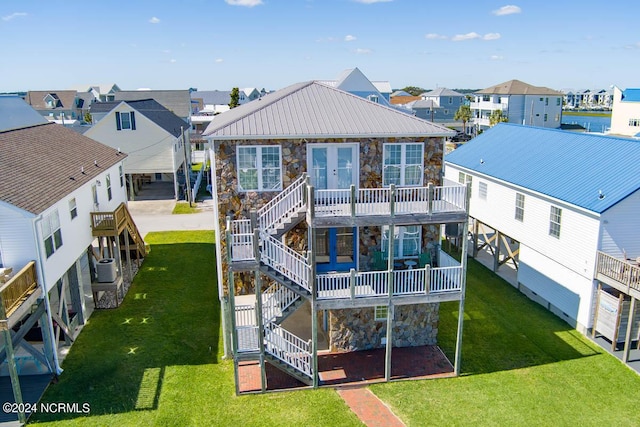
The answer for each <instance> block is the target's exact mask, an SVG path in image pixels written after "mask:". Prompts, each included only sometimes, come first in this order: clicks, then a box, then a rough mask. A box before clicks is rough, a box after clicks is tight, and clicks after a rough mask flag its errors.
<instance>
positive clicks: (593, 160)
mask: <svg viewBox="0 0 640 427" xmlns="http://www.w3.org/2000/svg"><path fill="white" fill-rule="evenodd" d="M445 161H446V162H447V163H451V164H454V165H458V166H461V167H463V168H466V169H470V170H473V171H476V172H478V173H480V174H483V175H486V176H490V177H494V178H497V179H499V180H502V181H506V182H509V183H512V184H515V185H517V186H520V187H523V188H528V189H530V190H533V191H535V192H538V193H541V194H545V195H547V196H550V197H553V198H555V199H558V200H562V201H565V202H567V203H570V204H573V205H575V206H579V207H582V208H584V209H587V210H590V211H593V212H596V213H602V212H604V211H606V210H607V209H609V208H610V207H612V206H613V205H615V204H616V203H618V202H619V201H621V200H623V199H624V198H626V197H627V196H629V195H630V194H632V193H634V192H636V191H638V190H640V141H636V140H632V139H625V138H614V137H609V136H601V135H594V134H587V133H575V132H568V131H562V130H556V129H544V128H535V127H531V126H521V125H515V124H509V123H501V124H499V125H496V126H494V127H493V128H491V129H489V130H488V131H486V132H484V133H482V134H481V135H479V136H477V137H475V138H474V139H472V140H471V141H469V142H468V143H466V144H465V145H463V146H461V147H459V148H457V149H456V150H455V151H453V152H452V153H450V154H449V155H447V156H446V157H445ZM600 192H602V194H604V198H600V197H599V194H600Z"/></svg>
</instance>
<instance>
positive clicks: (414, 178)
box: [382, 144, 424, 186]
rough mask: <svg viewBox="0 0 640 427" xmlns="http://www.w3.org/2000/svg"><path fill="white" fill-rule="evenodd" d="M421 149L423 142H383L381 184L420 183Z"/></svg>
mask: <svg viewBox="0 0 640 427" xmlns="http://www.w3.org/2000/svg"><path fill="white" fill-rule="evenodd" d="M423 150H424V145H423V144H384V153H383V159H384V160H383V161H384V163H383V166H382V185H384V186H388V185H391V184H395V185H399V186H419V185H422V180H423V175H424V174H423V173H422V171H423V165H424V152H423Z"/></svg>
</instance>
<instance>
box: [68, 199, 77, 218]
mask: <svg viewBox="0 0 640 427" xmlns="http://www.w3.org/2000/svg"><path fill="white" fill-rule="evenodd" d="M69 214H70V215H71V219H73V218H75V217H77V216H78V206H76V198H75V197H74V198H72V199H70V200H69Z"/></svg>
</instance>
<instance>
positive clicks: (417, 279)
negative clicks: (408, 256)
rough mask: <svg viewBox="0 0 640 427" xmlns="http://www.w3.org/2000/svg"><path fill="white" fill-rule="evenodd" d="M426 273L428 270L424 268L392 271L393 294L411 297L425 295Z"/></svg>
mask: <svg viewBox="0 0 640 427" xmlns="http://www.w3.org/2000/svg"><path fill="white" fill-rule="evenodd" d="M427 272H428V269H426V268H414V269H411V270H400V271H394V272H393V294H394V295H411V294H424V293H427V283H428V281H427V279H428V276H427V274H428V273H427Z"/></svg>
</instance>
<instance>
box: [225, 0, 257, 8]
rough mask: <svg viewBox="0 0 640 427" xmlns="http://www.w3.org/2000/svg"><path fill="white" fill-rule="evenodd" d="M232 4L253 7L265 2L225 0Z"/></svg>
mask: <svg viewBox="0 0 640 427" xmlns="http://www.w3.org/2000/svg"><path fill="white" fill-rule="evenodd" d="M224 1H225V2H226V3H227V4H229V5H231V6H245V7H253V6H258V5H261V4H263V3H262V0H224Z"/></svg>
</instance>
